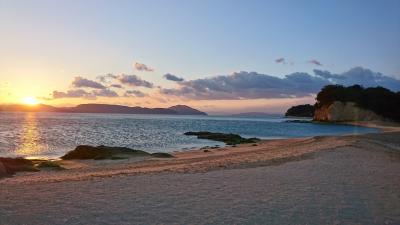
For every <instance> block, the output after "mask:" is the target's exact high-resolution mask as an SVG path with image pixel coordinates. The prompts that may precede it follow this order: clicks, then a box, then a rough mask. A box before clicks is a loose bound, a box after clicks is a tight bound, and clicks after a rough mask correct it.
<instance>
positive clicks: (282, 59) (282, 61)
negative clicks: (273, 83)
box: [275, 58, 286, 64]
mask: <svg viewBox="0 0 400 225" xmlns="http://www.w3.org/2000/svg"><path fill="white" fill-rule="evenodd" d="M275 62H276V63H282V64H286V60H285V58H278V59H275Z"/></svg>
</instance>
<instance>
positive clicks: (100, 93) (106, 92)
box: [91, 89, 119, 98]
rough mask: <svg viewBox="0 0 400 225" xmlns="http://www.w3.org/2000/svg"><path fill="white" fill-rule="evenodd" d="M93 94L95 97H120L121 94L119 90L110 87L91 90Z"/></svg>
mask: <svg viewBox="0 0 400 225" xmlns="http://www.w3.org/2000/svg"><path fill="white" fill-rule="evenodd" d="M91 94H92V95H93V96H95V97H109V98H113V97H118V96H119V95H118V94H117V92H115V91H113V90H110V89H102V90H94V91H92V92H91Z"/></svg>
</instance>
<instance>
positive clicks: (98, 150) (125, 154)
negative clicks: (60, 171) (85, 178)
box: [61, 145, 173, 160]
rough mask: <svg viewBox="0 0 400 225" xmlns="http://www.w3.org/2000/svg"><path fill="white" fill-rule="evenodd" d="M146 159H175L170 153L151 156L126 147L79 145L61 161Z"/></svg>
mask: <svg viewBox="0 0 400 225" xmlns="http://www.w3.org/2000/svg"><path fill="white" fill-rule="evenodd" d="M140 156H141V157H145V156H149V157H150V156H153V157H162V158H167V157H168V158H170V157H173V156H172V155H170V154H168V153H153V154H150V153H148V152H145V151H141V150H134V149H131V148H126V147H109V146H104V145H101V146H97V147H94V146H89V145H79V146H77V147H76V148H75V150H73V151H70V152H68V153H67V154H65V155H64V156H62V157H61V159H64V160H69V159H97V160H101V159H123V158H129V157H140Z"/></svg>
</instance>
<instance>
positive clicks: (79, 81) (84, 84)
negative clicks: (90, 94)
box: [72, 77, 106, 89]
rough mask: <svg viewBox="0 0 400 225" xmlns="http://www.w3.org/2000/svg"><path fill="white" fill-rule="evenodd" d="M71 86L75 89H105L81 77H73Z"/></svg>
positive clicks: (99, 84)
mask: <svg viewBox="0 0 400 225" xmlns="http://www.w3.org/2000/svg"><path fill="white" fill-rule="evenodd" d="M72 86H74V87H76V88H94V89H105V88H106V87H105V86H104V85H102V84H101V83H99V82H96V81H93V80H89V79H86V78H83V77H75V78H74V80H73V81H72Z"/></svg>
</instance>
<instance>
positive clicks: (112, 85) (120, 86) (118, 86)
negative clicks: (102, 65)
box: [110, 84, 123, 88]
mask: <svg viewBox="0 0 400 225" xmlns="http://www.w3.org/2000/svg"><path fill="white" fill-rule="evenodd" d="M110 87H112V88H123V87H122V85H120V84H111V85H110Z"/></svg>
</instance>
